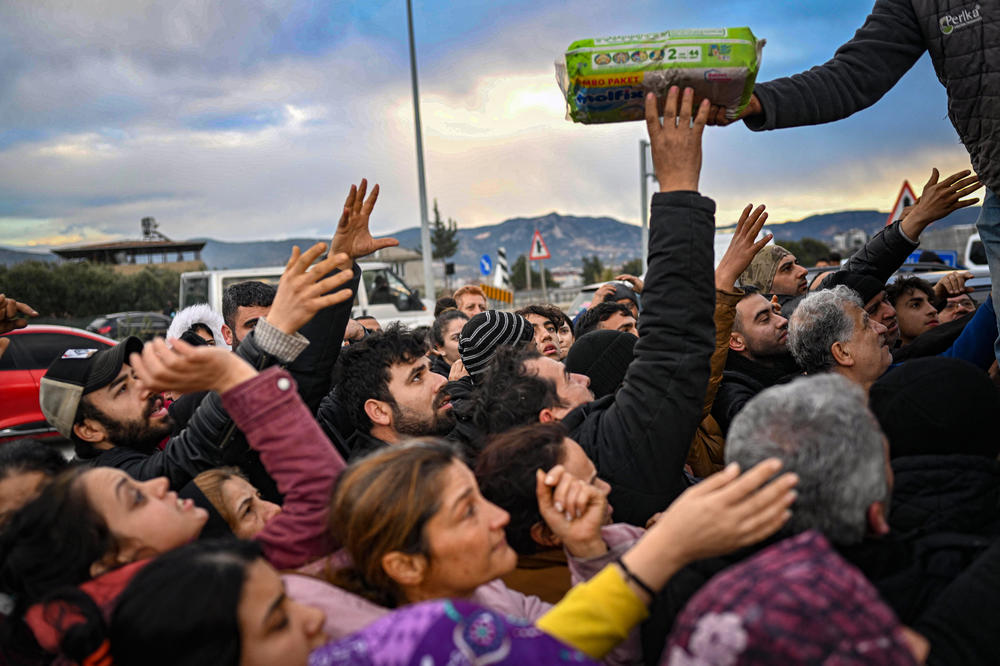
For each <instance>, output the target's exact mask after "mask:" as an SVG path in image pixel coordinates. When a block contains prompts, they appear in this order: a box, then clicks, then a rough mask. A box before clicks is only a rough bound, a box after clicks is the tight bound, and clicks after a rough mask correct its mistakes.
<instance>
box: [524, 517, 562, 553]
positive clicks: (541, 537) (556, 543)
mask: <svg viewBox="0 0 1000 666" xmlns="http://www.w3.org/2000/svg"><path fill="white" fill-rule="evenodd" d="M530 533H531V540H532V541H534V542H535V543H537V544H538V545H539V546H541V547H543V548H559V547H560V546H562V540H561V539H560V538H559V537H557V536H556V535H555V534H553V533H552V530H550V529H549V526H548V525H546V524H545V523H544V522H543V521H541V520H540V521H538V522H537V523H535V524H534V525H532V526H531V530H530Z"/></svg>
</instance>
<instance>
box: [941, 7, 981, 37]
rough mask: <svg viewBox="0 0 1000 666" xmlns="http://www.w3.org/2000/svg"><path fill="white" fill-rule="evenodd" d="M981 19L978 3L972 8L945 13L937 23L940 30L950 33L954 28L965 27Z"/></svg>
mask: <svg viewBox="0 0 1000 666" xmlns="http://www.w3.org/2000/svg"><path fill="white" fill-rule="evenodd" d="M982 20H983V15H982V14H980V13H979V5H978V4H977V5H976V6H975V7H973V8H972V9H963V10H962V11H960V12H958V13H957V14H945V15H944V16H942V17H941V18H940V20H938V25H940V26H941V32H943V33H944V34H946V35H950V34H951V33H952V32H953V31H955V30H958V29H960V28H965V27H967V26H970V25H972V24H973V23H978V22H979V21H982Z"/></svg>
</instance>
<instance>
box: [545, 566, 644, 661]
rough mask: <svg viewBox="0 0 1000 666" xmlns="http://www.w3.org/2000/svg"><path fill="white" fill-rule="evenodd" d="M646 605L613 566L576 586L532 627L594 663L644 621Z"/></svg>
mask: <svg viewBox="0 0 1000 666" xmlns="http://www.w3.org/2000/svg"><path fill="white" fill-rule="evenodd" d="M648 615H649V611H648V610H647V609H646V604H644V603H643V602H642V600H641V599H640V598H639V597H638V596H636V594H635V592H633V591H632V589H631V588H630V587H629V586H628V584H627V583H626V582H625V579H624V578H623V577H622V573H621V570H619V569H618V567H617V566H616V565H614V564H609V565H608V566H606V567H604V568H603V569H602V570H601V572H600V573H598V574H597V575H596V576H594V577H593V578H591V579H590V580H588V581H586V582H583V583H580V584H578V585H577V586H576V587H574V588H573V589H571V590H570V591H569V592H567V593H566V596H565V597H563V599H562V601H560V602H559V603H558V604H556V605H555V606H553V607H552V608H551V609H549V612H547V613H546V614H545V615H543V616H542V617H540V618H538V620H536V621H535V626H536V627H538V628H539V629H541V630H542V631H544V632H545V633H547V634H549V635H550V636H554V637H555V638H558V639H559V640H561V641H563V642H564V643H567V644H569V645H571V646H573V647H575V648H576V649H578V650H580V651H581V652H585V653H586V654H587V655H589V656H591V657H593V658H594V659H603V658H604V656H605V655H606V654H607V653H608V652H610V651H611V650H612V649H613V648H614V647H615V646H616V645H618V644H619V643H620V642H622V641H623V640H625V638H626V637H627V636H628V634H629V632H630V631H631V630H632V629H633V628H634V627H635V626H636V625H637V624H639V623H640V622H642V621H643V620H645V619H646V617H647V616H648Z"/></svg>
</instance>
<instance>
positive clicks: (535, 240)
mask: <svg viewBox="0 0 1000 666" xmlns="http://www.w3.org/2000/svg"><path fill="white" fill-rule="evenodd" d="M551 258H552V255H551V254H549V246H548V245H546V244H545V241H543V240H542V234H540V233H539V232H538V229H535V235H534V236H532V237H531V252H529V253H528V259H531V260H533V261H537V260H540V259H551Z"/></svg>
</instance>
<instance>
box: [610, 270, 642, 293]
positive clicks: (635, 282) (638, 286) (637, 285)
mask: <svg viewBox="0 0 1000 666" xmlns="http://www.w3.org/2000/svg"><path fill="white" fill-rule="evenodd" d="M615 279H616V280H618V281H619V282H628V283H629V284H630V285H632V291H634V292H635V293H637V294H641V293H642V289H643V287H644V286H645V285H644V284H643V282H642V280H640V279H639V278H637V277H636V276H634V275H629V274H628V273H622V274H621V275H617V276H615Z"/></svg>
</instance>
